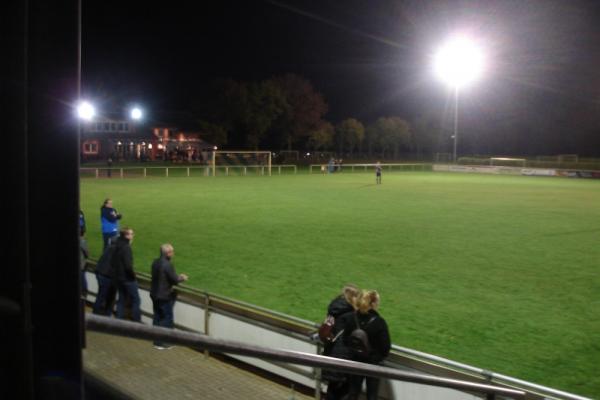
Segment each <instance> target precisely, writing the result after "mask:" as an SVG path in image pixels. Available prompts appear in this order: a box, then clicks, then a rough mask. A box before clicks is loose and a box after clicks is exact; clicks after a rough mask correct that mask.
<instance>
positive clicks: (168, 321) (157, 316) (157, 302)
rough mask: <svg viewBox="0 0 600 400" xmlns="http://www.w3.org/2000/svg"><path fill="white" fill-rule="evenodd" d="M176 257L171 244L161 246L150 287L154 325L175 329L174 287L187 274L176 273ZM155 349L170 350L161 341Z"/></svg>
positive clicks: (153, 264) (155, 344)
mask: <svg viewBox="0 0 600 400" xmlns="http://www.w3.org/2000/svg"><path fill="white" fill-rule="evenodd" d="M174 255H175V249H173V246H172V245H171V244H169V243H166V244H163V245H162V246H160V257H159V258H157V259H156V260H154V262H153V263H152V284H151V287H150V298H151V299H152V308H153V312H154V319H153V321H152V325H155V326H162V327H165V328H173V325H174V317H173V306H174V305H175V299H176V292H175V291H174V290H173V286H174V285H177V284H179V283H181V282H185V281H186V280H187V279H188V277H187V275H186V274H179V275H177V273H176V272H175V267H174V266H173V264H172V262H171V260H172V259H173V256H174ZM154 347H155V348H156V349H159V350H163V349H167V348H170V346H167V345H165V344H164V343H162V342H160V341H155V342H154Z"/></svg>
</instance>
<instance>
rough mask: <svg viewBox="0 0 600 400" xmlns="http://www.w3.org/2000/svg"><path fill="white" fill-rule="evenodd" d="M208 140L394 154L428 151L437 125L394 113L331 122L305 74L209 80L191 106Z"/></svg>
mask: <svg viewBox="0 0 600 400" xmlns="http://www.w3.org/2000/svg"><path fill="white" fill-rule="evenodd" d="M192 109H193V114H194V115H195V116H196V118H197V122H198V124H199V126H200V129H201V131H202V132H203V133H204V134H205V137H206V139H207V140H209V141H214V142H215V143H218V144H220V145H222V146H226V147H229V148H249V149H259V148H268V149H273V150H276V149H287V150H292V149H303V150H311V151H334V152H337V153H338V154H348V155H349V156H350V157H355V156H357V155H359V154H360V155H365V156H367V155H368V156H370V157H373V156H378V157H382V158H398V157H399V154H400V153H402V152H408V151H410V152H413V153H418V154H419V155H424V154H428V153H429V154H430V153H432V152H433V151H434V147H435V145H436V140H435V138H436V135H435V133H437V132H439V127H437V126H434V125H435V124H434V123H433V121H432V120H431V119H430V118H426V117H420V118H416V119H415V120H414V121H413V123H412V124H411V123H409V122H408V121H407V120H405V119H403V118H401V117H398V116H389V117H380V118H378V119H376V120H375V121H372V122H370V123H368V124H366V125H365V124H364V123H363V122H361V121H359V120H358V119H357V118H346V119H344V120H342V121H339V122H337V123H335V124H334V123H332V122H330V121H328V120H327V119H326V118H325V115H326V114H327V111H328V105H327V102H326V101H325V98H324V96H323V95H322V94H321V93H319V92H318V91H317V90H316V89H315V88H314V86H313V85H312V84H311V83H310V82H309V81H308V80H307V79H305V78H303V77H300V76H298V75H294V74H286V75H282V76H276V77H273V78H270V79H266V80H263V81H260V82H241V81H235V80H232V79H223V80H218V81H215V82H213V83H212V84H211V85H210V86H209V87H208V88H207V90H205V91H204V92H203V94H202V95H201V96H200V97H199V98H198V99H197V100H196V101H195V103H194V104H193V107H192Z"/></svg>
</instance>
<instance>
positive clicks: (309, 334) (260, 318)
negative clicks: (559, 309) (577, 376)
mask: <svg viewBox="0 0 600 400" xmlns="http://www.w3.org/2000/svg"><path fill="white" fill-rule="evenodd" d="M86 268H87V270H88V271H90V272H93V271H94V268H95V264H94V262H93V261H92V262H88V265H87V267H86ZM136 275H137V278H138V281H139V284H140V288H141V289H142V288H143V289H146V290H148V289H149V287H150V280H151V279H150V275H149V274H146V273H144V272H137V273H136ZM174 290H175V291H176V292H177V295H178V297H177V301H178V302H182V303H187V304H190V305H193V306H197V307H200V308H202V309H205V310H206V313H207V318H206V319H205V324H206V325H205V328H204V333H206V334H209V331H208V330H207V321H208V315H210V313H213V312H215V313H220V314H227V315H230V316H231V317H233V318H236V319H238V320H243V321H245V322H247V323H250V324H252V325H255V326H262V327H264V328H267V329H269V330H272V331H276V332H279V333H281V334H284V335H286V336H289V337H293V338H295V339H299V340H301V341H303V342H306V343H315V341H314V333H315V332H316V330H317V328H318V327H319V324H317V323H315V322H313V321H308V320H305V319H302V318H298V317H294V316H291V315H288V314H284V313H280V312H277V311H274V310H270V309H267V308H263V307H260V306H257V305H254V304H250V303H246V302H244V301H241V300H237V299H232V298H229V297H226V296H222V295H219V294H215V293H211V292H207V291H204V290H200V289H197V288H193V287H190V286H187V285H185V284H181V285H178V286H176V287H175V288H174ZM384 363H385V364H386V365H389V366H392V367H395V368H398V367H404V368H410V369H412V370H415V371H419V372H423V373H428V374H432V375H438V376H440V375H441V376H444V377H452V378H456V379H460V380H471V381H473V382H484V383H489V384H498V385H506V386H510V387H512V388H516V389H519V390H524V391H526V392H527V396H526V398H528V399H536V400H541V399H561V400H590V399H589V398H587V397H584V396H579V395H576V394H572V393H568V392H564V391H561V390H557V389H553V388H550V387H547V386H543V385H538V384H535V383H532V382H527V381H524V380H520V379H517V378H513V377H510V376H506V375H503V374H499V373H496V372H493V371H489V370H484V369H481V368H477V367H473V366H470V365H467V364H463V363H459V362H456V361H453V360H449V359H446V358H443V357H439V356H435V355H432V354H429V353H424V352H420V351H418V350H414V349H410V348H406V347H402V346H397V345H392V350H391V352H390V354H389V356H388V358H387V359H386V361H385V362H384ZM304 374H305V376H307V377H312V378H313V379H317V380H319V374H312V375H311V374H307V373H304Z"/></svg>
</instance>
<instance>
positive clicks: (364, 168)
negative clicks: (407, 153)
mask: <svg viewBox="0 0 600 400" xmlns="http://www.w3.org/2000/svg"><path fill="white" fill-rule="evenodd" d="M375 165H376V164H374V163H366V164H342V165H341V166H339V165H338V164H336V165H335V166H334V167H335V168H336V173H337V172H340V171H341V172H344V171H345V172H348V171H350V172H355V171H358V172H368V171H373V172H374V168H375ZM432 166H433V165H432V164H431V163H412V164H410V163H385V164H383V163H382V164H381V168H382V169H383V170H384V171H386V170H387V171H431V169H432ZM313 168H316V169H317V171H318V172H323V173H327V169H328V164H325V163H324V164H310V165H309V166H308V173H309V174H312V173H313ZM337 168H340V169H337Z"/></svg>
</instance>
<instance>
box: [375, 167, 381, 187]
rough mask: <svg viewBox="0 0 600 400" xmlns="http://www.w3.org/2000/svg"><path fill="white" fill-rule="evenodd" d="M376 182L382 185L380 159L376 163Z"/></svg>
mask: <svg viewBox="0 0 600 400" xmlns="http://www.w3.org/2000/svg"><path fill="white" fill-rule="evenodd" d="M375 183H376V184H378V185H381V163H380V162H379V161H377V164H375Z"/></svg>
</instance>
